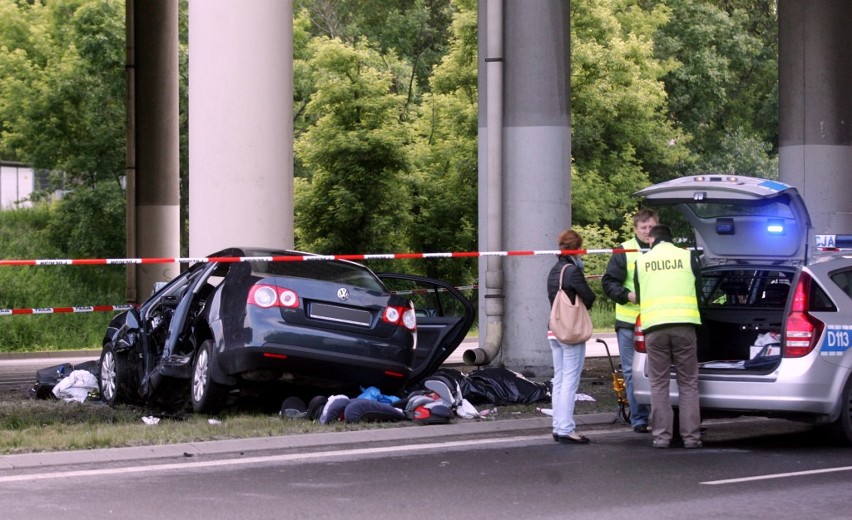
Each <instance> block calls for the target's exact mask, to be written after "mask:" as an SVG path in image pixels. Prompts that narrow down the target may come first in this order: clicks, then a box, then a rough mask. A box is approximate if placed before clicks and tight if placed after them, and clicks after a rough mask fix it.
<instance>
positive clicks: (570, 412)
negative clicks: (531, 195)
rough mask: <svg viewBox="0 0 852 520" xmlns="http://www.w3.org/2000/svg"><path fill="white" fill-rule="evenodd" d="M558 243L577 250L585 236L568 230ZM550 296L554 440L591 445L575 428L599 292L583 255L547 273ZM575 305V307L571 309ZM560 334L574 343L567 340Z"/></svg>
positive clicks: (562, 258) (561, 261) (560, 260)
mask: <svg viewBox="0 0 852 520" xmlns="http://www.w3.org/2000/svg"><path fill="white" fill-rule="evenodd" d="M557 243H558V244H559V249H560V250H561V251H576V250H579V249H581V248H582V247H583V238H582V237H581V236H580V235H579V234H578V233H577V232H576V231H574V230H572V229H566V230H565V231H563V232H561V233H560V234H559V237H558V240H557ZM560 291H564V293H565V294H567V297H568V298H567V300H563V301H562V302H557V303H556V306H555V307H554V302H556V301H557V300H559V299H560V298H562V297H561V296H560V298H557V294H558V293H559V292H560ZM547 297H548V298H549V299H550V304H551V310H552V312H551V320H550V322H549V323H550V329H551V330H548V331H547V339H548V341H549V342H550V349H551V351H552V352H553V390H552V393H551V395H552V400H553V404H552V408H553V440H554V441H556V442H560V443H563V444H588V443H589V439H588V438H587V437H584V436H582V435H580V434H578V433H577V432H576V431H574V428H575V426H576V424H575V422H574V400H575V398H576V395H577V388H578V386H579V385H580V373H581V372H582V370H583V363H584V362H585V359H586V340H587V339H589V336H590V335H591V320H590V318H589V317H588V310H589V309H591V308H592V304H593V303H594V302H595V293H594V292H593V291H592V288H591V287H589V284H588V283H587V282H586V277H585V275H584V274H583V261H582V260H580V256H579V255H560V256H559V257H558V259H557V261H556V264H554V266H553V267H551V268H550V272H549V273H548V275H547ZM572 305H573V306H575V307H574V308H573V309H570V311H569V310H568V309H569V308H570V307H571V306H572ZM566 313H568V314H566ZM557 315H559V316H557ZM560 320H561V322H560ZM582 322H585V323H582ZM555 331H556V333H554V332H555ZM557 337H560V338H563V341H570V342H569V343H564V342H563V341H560V340H559V339H557ZM565 338H568V339H565Z"/></svg>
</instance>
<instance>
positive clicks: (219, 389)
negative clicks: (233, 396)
mask: <svg viewBox="0 0 852 520" xmlns="http://www.w3.org/2000/svg"><path fill="white" fill-rule="evenodd" d="M212 361H213V340H210V339H208V340H206V341H205V342H204V343H202V344H201V347H200V348H199V349H198V354H196V356H195V363H193V366H192V385H191V386H190V394H191V399H192V409H193V411H195V412H196V413H207V414H215V413H218V412H219V411H220V410H221V409H222V407H223V406H224V405H225V399H226V398H227V397H228V391H229V390H230V388H228V387H227V386H225V385H222V384H219V383H217V382H216V381H213V376H212V374H211V363H212Z"/></svg>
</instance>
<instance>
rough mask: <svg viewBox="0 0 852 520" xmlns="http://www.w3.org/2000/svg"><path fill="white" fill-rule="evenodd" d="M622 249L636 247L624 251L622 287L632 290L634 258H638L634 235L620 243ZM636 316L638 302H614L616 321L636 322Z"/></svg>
mask: <svg viewBox="0 0 852 520" xmlns="http://www.w3.org/2000/svg"><path fill="white" fill-rule="evenodd" d="M621 248H622V249H636V251H635V252H632V253H624V255H625V256H626V257H627V276H626V277H625V278H624V283H623V284H622V285H624V288H625V289H627V290H628V291H631V292H632V291H633V273H634V272H635V268H636V259H637V258H639V255H640V253H639V251H638V250H639V249H640V246H639V242H638V241H637V240H636V237H635V236H634V237H633V238H631V239H630V240H628V241H627V242H625V243H623V244H621ZM636 316H639V304H638V303H631V302H627V303H625V304H624V305H622V304H620V303H616V304H615V319H616V320H618V321H623V322H625V323H636Z"/></svg>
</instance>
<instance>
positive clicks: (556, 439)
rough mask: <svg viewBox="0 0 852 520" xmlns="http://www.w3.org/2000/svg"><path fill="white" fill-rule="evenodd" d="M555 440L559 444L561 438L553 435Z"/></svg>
mask: <svg viewBox="0 0 852 520" xmlns="http://www.w3.org/2000/svg"><path fill="white" fill-rule="evenodd" d="M553 440H554V441H556V442H559V436H558V435H556V434H555V433H554V434H553Z"/></svg>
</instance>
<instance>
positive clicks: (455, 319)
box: [377, 273, 475, 384]
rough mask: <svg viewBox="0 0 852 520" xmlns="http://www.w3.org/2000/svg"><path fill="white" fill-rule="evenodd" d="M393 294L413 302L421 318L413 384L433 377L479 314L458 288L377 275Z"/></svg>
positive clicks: (427, 280) (428, 280) (430, 280)
mask: <svg viewBox="0 0 852 520" xmlns="http://www.w3.org/2000/svg"><path fill="white" fill-rule="evenodd" d="M377 276H378V277H379V278H380V279H381V280H382V282H383V283H384V284H385V286H386V287H387V288H388V290H390V291H391V292H392V293H395V294H399V295H401V296H404V297H406V298H408V299H410V300H411V301H412V302H413V303H414V311H415V313H416V315H417V348H416V350H415V356H414V365H413V367H412V375H411V380H410V382H409V384H412V383H418V382H420V381H422V380H423V379H425V378H426V377H428V376H430V375H432V374H433V373H434V372H435V370H437V369H438V368H439V367H440V366H441V364H442V363H443V362H444V361H446V360H447V358H448V357H449V356H450V354H452V353H453V351H455V349H456V348H458V346H459V345H460V344H461V342H462V341H463V340H464V338H465V336H466V335H467V333H468V331H469V330H470V327H471V325H473V320H474V317H475V310H474V307H473V305H472V304H471V303H470V300H469V299H468V298H467V297H465V296H464V295H463V294H462V293H461V292H459V291H458V290H457V289H456V288H455V287H453V286H451V285H449V284H447V283H445V282H442V281H440V280H435V279H433V278H423V277H420V276H413V275H407V274H396V273H377Z"/></svg>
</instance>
